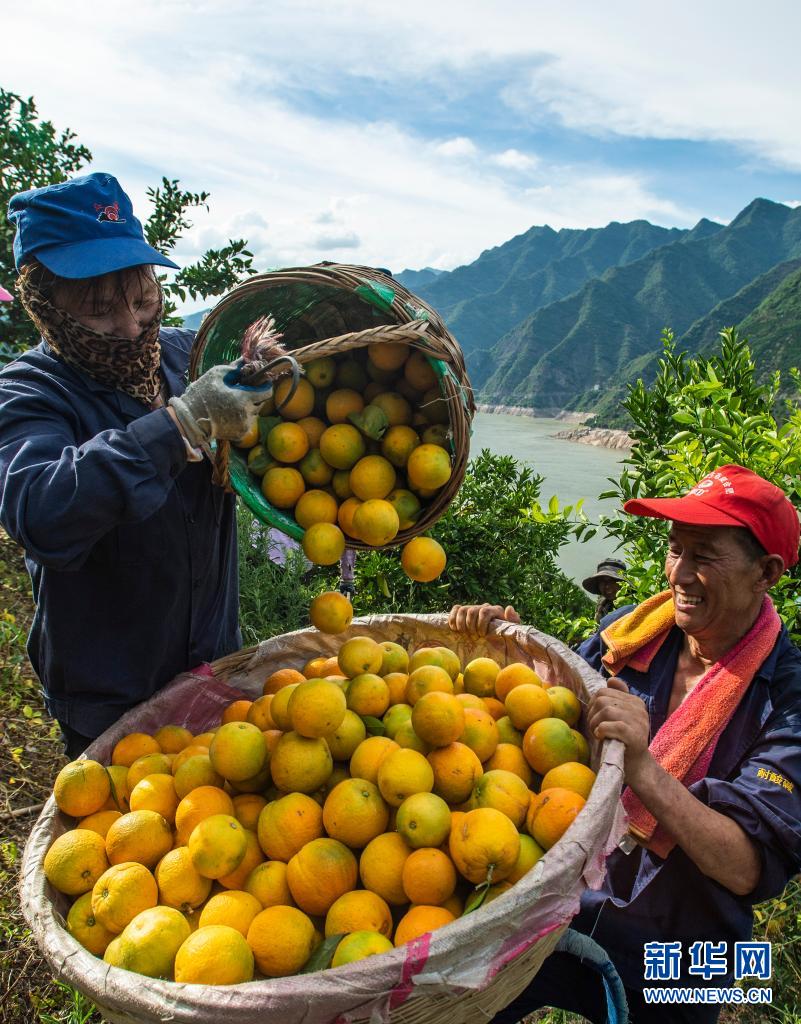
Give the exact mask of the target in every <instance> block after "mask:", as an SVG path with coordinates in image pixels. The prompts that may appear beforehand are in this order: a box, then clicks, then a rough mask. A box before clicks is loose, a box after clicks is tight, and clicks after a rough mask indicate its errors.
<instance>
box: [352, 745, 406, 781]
mask: <svg viewBox="0 0 801 1024" xmlns="http://www.w3.org/2000/svg"><path fill="white" fill-rule="evenodd" d="M399 749H400V748H399V746H398V744H397V743H396V742H395V741H394V740H391V739H390V738H389V737H388V736H368V737H367V739H366V740H364V741H363V742H361V743H360V744H359V745H358V747H357V748H356V749H355V750H354V752H353V755H352V757H351V759H350V774H351V775H352V776H353V778H354V779H367V781H368V782H373V783H377V782H378V770H379V768H380V767H381V765H382V764H383V762H384V758H385V757H387V756H388V755H389V754H391V753H392V752H393V751H394V750H399Z"/></svg>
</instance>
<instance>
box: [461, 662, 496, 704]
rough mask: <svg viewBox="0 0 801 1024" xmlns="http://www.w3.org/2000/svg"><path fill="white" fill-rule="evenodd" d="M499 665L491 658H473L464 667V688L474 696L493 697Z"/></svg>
mask: <svg viewBox="0 0 801 1024" xmlns="http://www.w3.org/2000/svg"><path fill="white" fill-rule="evenodd" d="M500 671H501V666H500V665H499V664H498V662H497V661H494V660H493V659H492V658H473V660H472V661H470V662H468V663H467V664H466V665H465V668H464V688H465V691H466V692H467V693H472V694H474V695H475V696H476V697H493V696H494V695H495V680H496V679H497V678H498V675H499V674H500Z"/></svg>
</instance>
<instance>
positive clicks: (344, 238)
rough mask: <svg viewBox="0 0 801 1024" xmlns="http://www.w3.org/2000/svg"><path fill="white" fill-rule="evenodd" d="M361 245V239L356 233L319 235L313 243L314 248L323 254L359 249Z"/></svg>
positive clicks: (345, 232) (344, 232)
mask: <svg viewBox="0 0 801 1024" xmlns="http://www.w3.org/2000/svg"><path fill="white" fill-rule="evenodd" d="M361 244H362V243H361V239H360V238H359V236H358V235H357V234H356V232H355V231H343V232H341V233H340V234H328V235H326V234H322V235H317V236H316V238H314V239H312V242H311V246H312V248H314V249H320V250H321V251H323V252H330V251H331V250H333V249H358V248H359V246H360V245H361Z"/></svg>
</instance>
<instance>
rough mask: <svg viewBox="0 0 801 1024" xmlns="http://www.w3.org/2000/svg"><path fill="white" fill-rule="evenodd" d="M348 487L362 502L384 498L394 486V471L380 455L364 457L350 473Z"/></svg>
mask: <svg viewBox="0 0 801 1024" xmlns="http://www.w3.org/2000/svg"><path fill="white" fill-rule="evenodd" d="M350 486H351V489H352V490H353V493H354V494H355V495H356V497H357V498H360V499H361V500H362V501H369V500H370V499H371V498H386V496H387V495H388V494H389V492H390V491H391V490H392V488H393V487H394V486H395V469H394V467H393V465H392V463H391V462H389V461H388V460H387V459H385V458H384V457H383V456H382V455H365V456H364V458H362V459H359V461H358V462H357V463H356V465H355V466H354V467H353V469H352V470H351V471H350ZM357 528H358V525H357Z"/></svg>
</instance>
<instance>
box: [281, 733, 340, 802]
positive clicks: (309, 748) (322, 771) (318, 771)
mask: <svg viewBox="0 0 801 1024" xmlns="http://www.w3.org/2000/svg"><path fill="white" fill-rule="evenodd" d="M333 767H334V762H333V759H332V757H331V751H330V750H329V749H328V744H327V743H326V742H325V740H324V739H322V738H317V739H314V738H312V737H309V736H301V735H300V734H299V733H297V732H287V733H284V735H283V736H282V737H281V739H280V740H279V741H278V742H277V743H276V745H275V749H274V750H273V753H272V757H271V759H270V770H271V772H272V776H273V782H274V783H275V785H276V786H277V787H278V788H279V789H281V790H283V791H284V792H285V793H314V792H315V790H318V789H319V788H320V786H322V785H323V784H324V783H325V782H326V780H327V779H328V776H329V775H330V774H331V770H332V769H333Z"/></svg>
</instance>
